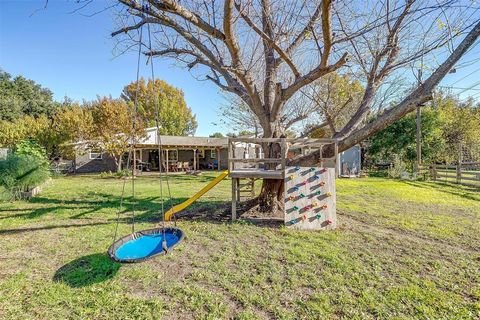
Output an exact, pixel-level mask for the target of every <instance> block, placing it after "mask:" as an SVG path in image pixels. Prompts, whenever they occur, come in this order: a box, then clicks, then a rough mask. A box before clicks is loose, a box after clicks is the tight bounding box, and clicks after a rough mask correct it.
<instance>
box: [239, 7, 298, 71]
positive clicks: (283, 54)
mask: <svg viewBox="0 0 480 320" xmlns="http://www.w3.org/2000/svg"><path fill="white" fill-rule="evenodd" d="M235 8H236V9H237V11H238V13H239V14H240V16H241V17H242V19H243V20H245V22H246V23H247V24H248V26H250V28H252V29H253V31H255V32H256V33H257V34H258V35H259V36H260V37H261V38H262V39H263V40H265V41H266V42H267V43H268V45H270V46H271V47H272V48H273V49H275V51H276V52H277V53H278V54H279V55H280V57H281V58H282V59H283V60H284V61H285V62H286V63H287V64H288V66H289V67H290V69H292V72H293V74H294V75H295V77H296V78H298V77H300V72H299V71H298V69H297V67H296V66H295V64H293V61H292V60H291V59H290V57H289V56H288V55H287V54H286V52H285V51H283V50H282V48H280V47H279V46H278V45H277V44H276V43H275V41H274V40H273V39H271V38H270V37H269V36H268V35H267V34H266V33H265V32H263V31H262V30H260V28H259V27H257V26H256V25H255V23H254V22H253V21H252V20H251V19H250V17H248V16H247V15H246V14H245V13H244V12H242V8H241V6H240V4H238V3H235Z"/></svg>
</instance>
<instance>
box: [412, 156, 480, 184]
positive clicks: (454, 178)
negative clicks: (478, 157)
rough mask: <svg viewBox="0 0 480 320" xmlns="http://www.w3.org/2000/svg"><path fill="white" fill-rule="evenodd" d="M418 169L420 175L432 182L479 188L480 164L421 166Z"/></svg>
mask: <svg viewBox="0 0 480 320" xmlns="http://www.w3.org/2000/svg"><path fill="white" fill-rule="evenodd" d="M419 169H420V173H421V174H422V175H424V176H428V177H429V178H430V179H432V180H433V181H438V182H454V183H459V184H464V185H469V186H477V187H480V162H469V163H461V164H456V165H444V164H431V165H422V166H420V167H419Z"/></svg>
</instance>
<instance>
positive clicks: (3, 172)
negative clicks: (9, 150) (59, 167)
mask: <svg viewBox="0 0 480 320" xmlns="http://www.w3.org/2000/svg"><path fill="white" fill-rule="evenodd" d="M49 177H50V171H49V170H48V162H45V161H44V160H42V159H39V158H37V157H35V156H32V155H27V154H21V153H20V154H18V153H13V154H10V155H8V156H7V158H6V159H4V160H0V186H2V187H4V188H5V191H6V193H7V194H8V195H9V197H10V198H11V199H12V198H13V199H18V198H20V197H21V192H22V191H30V190H31V189H32V188H34V187H36V186H38V185H40V184H42V183H43V182H45V181H46V180H47V179H48V178H49Z"/></svg>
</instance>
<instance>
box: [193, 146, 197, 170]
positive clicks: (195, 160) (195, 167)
mask: <svg viewBox="0 0 480 320" xmlns="http://www.w3.org/2000/svg"><path fill="white" fill-rule="evenodd" d="M195 171H197V149H193V172H195Z"/></svg>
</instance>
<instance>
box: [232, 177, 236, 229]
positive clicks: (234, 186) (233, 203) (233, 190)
mask: <svg viewBox="0 0 480 320" xmlns="http://www.w3.org/2000/svg"><path fill="white" fill-rule="evenodd" d="M236 189H237V179H235V178H232V221H235V220H237V190H236Z"/></svg>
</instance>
